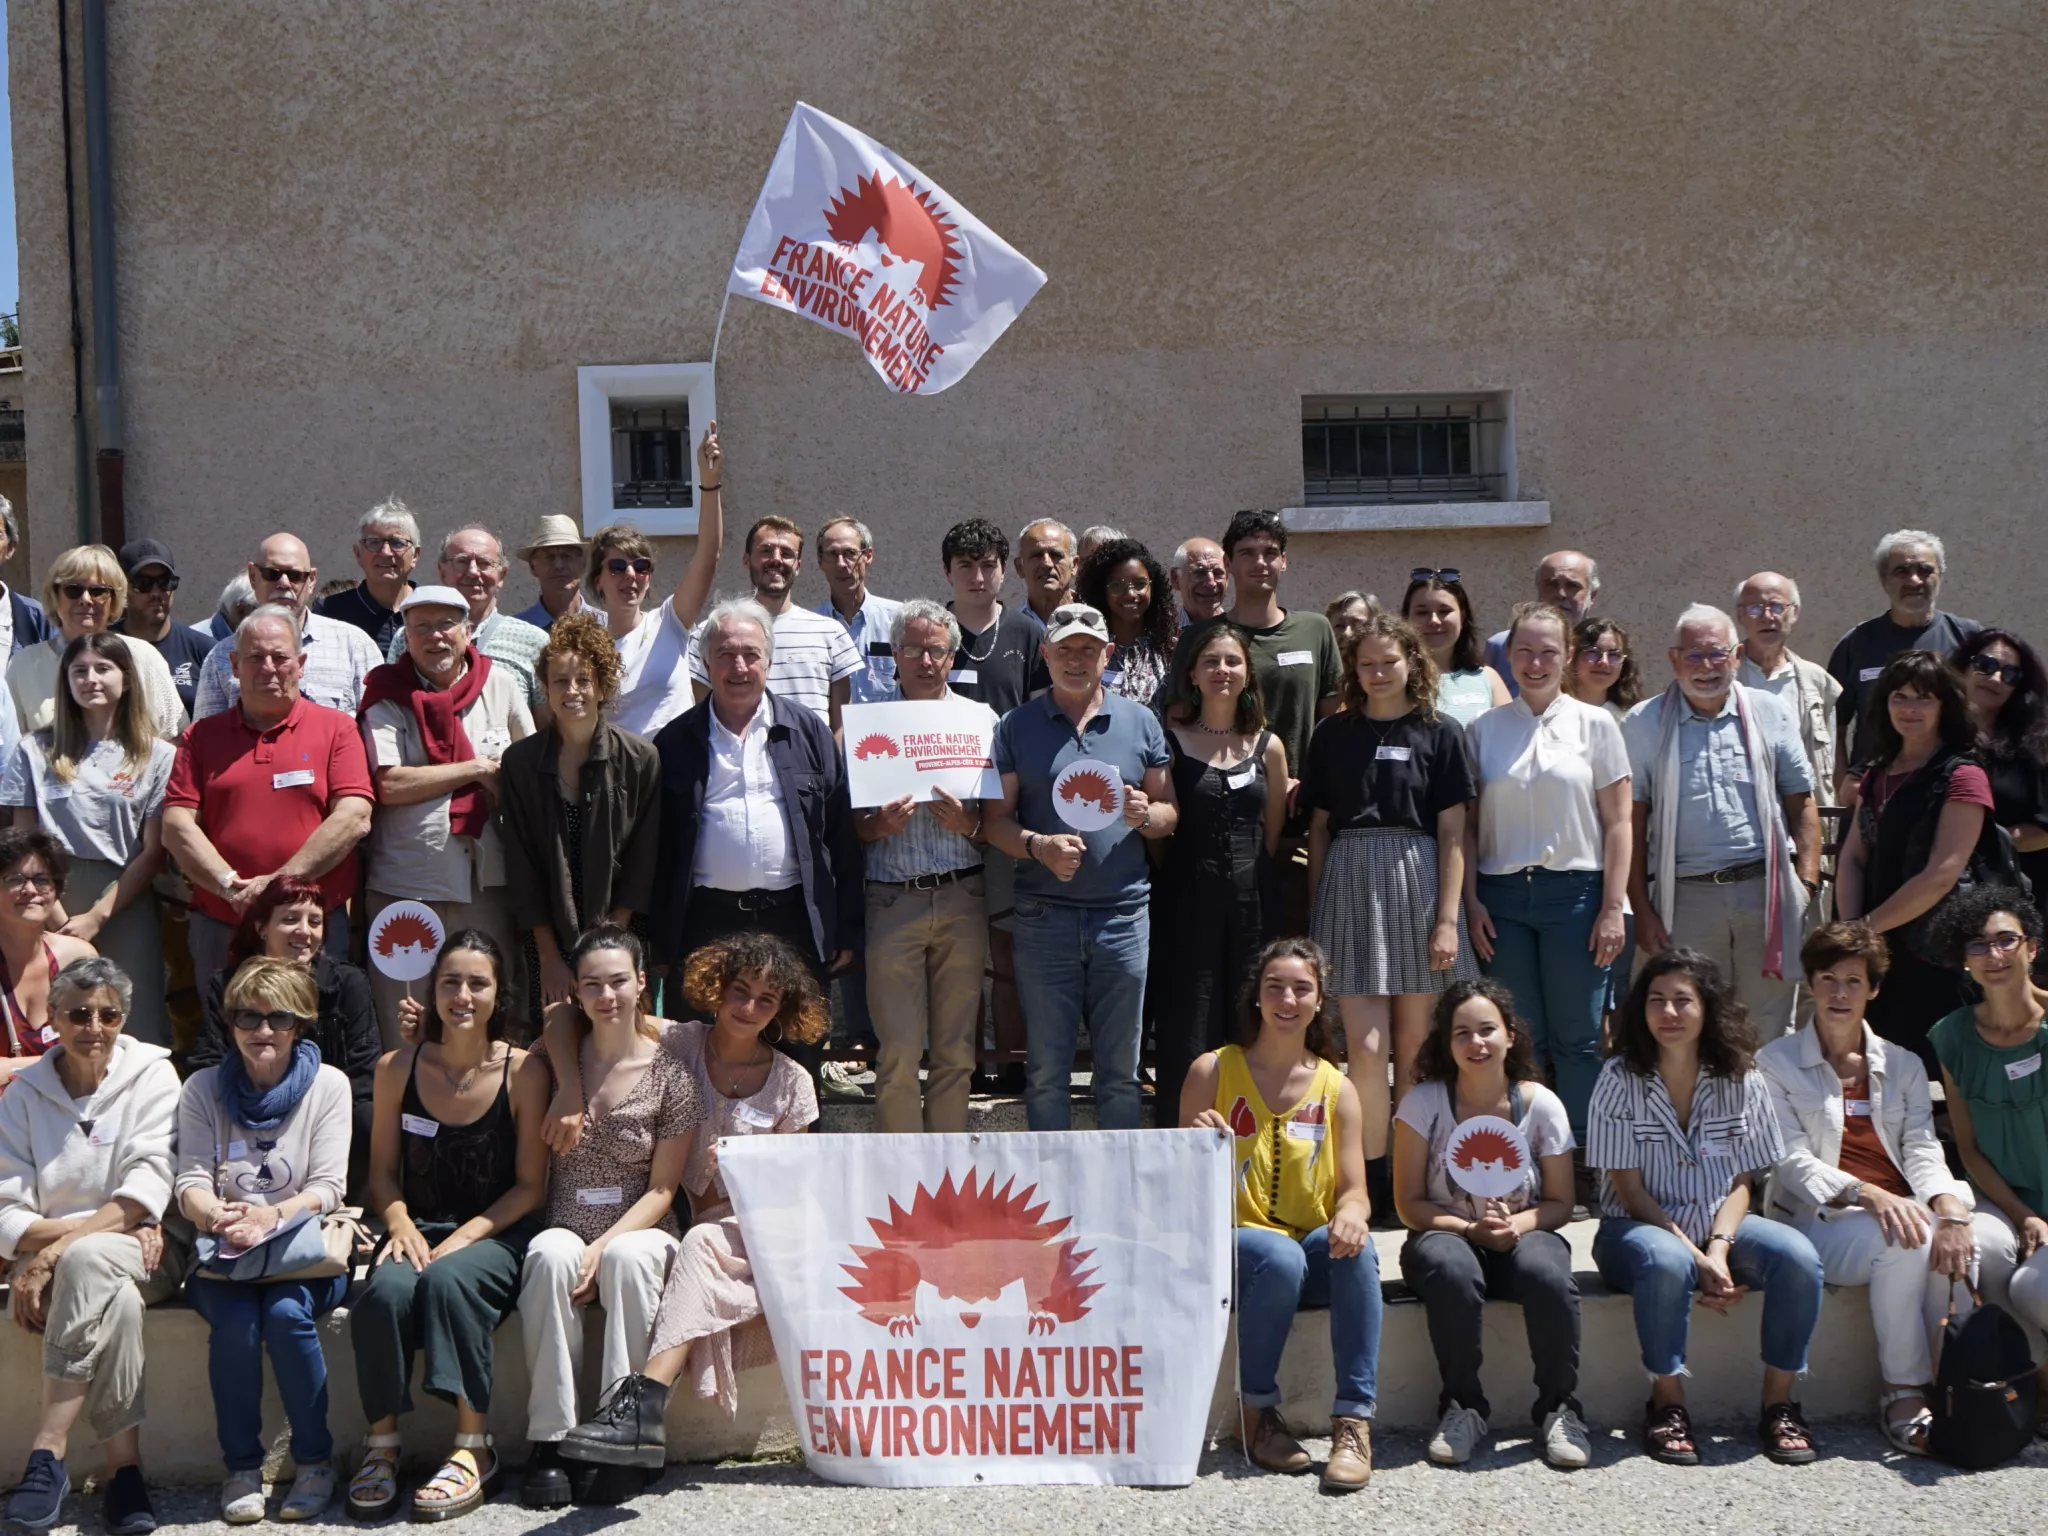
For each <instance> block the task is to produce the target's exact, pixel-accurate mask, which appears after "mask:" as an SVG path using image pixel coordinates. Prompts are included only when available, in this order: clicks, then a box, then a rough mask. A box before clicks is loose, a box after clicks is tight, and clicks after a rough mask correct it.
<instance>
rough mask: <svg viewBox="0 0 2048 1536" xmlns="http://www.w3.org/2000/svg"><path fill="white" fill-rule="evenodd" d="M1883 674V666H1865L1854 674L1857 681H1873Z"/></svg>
mask: <svg viewBox="0 0 2048 1536" xmlns="http://www.w3.org/2000/svg"><path fill="white" fill-rule="evenodd" d="M1883 676H1884V668H1883V667H1865V668H1864V669H1863V670H1862V671H1861V672H1858V673H1857V674H1856V681H1857V682H1859V683H1874V682H1876V681H1877V680H1878V679H1879V678H1880V677H1883Z"/></svg>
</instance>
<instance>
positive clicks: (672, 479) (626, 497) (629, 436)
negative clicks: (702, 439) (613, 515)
mask: <svg viewBox="0 0 2048 1536" xmlns="http://www.w3.org/2000/svg"><path fill="white" fill-rule="evenodd" d="M612 505H613V506H615V507H687V506H688V505H690V408H689V406H688V405H686V404H683V403H681V402H676V403H673V404H659V405H656V404H647V403H640V402H634V401H614V402H612Z"/></svg>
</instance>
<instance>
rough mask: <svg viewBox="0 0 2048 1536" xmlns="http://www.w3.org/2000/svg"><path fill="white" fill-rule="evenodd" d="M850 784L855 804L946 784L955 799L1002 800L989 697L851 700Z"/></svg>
mask: <svg viewBox="0 0 2048 1536" xmlns="http://www.w3.org/2000/svg"><path fill="white" fill-rule="evenodd" d="M840 719H841V723H842V726H843V730H842V732H841V734H842V735H843V736H844V737H845V739H846V787H847V792H848V793H849V795H851V797H852V800H853V804H854V805H855V806H856V807H863V806H871V805H887V804H888V803H889V802H890V801H892V800H900V799H902V798H903V797H904V796H905V795H908V796H910V798H911V799H913V800H919V801H923V800H929V799H931V798H932V791H933V790H934V789H943V790H944V791H945V792H946V793H947V794H949V795H951V796H952V797H953V798H954V799H956V800H999V799H1001V798H1002V793H1003V782H1002V775H1001V774H999V773H997V772H996V768H995V759H994V757H993V756H992V755H991V753H992V750H993V743H994V741H995V734H996V717H995V714H994V712H993V711H992V710H990V709H989V707H988V706H987V705H986V704H979V703H976V702H975V701H974V700H972V699H963V698H959V697H957V696H955V697H953V698H946V699H933V700H929V701H926V702H907V703H894V704H848V705H847V706H845V708H844V709H842V710H841V711H840Z"/></svg>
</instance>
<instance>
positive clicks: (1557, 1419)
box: [1542, 1404, 1593, 1472]
mask: <svg viewBox="0 0 2048 1536" xmlns="http://www.w3.org/2000/svg"><path fill="white" fill-rule="evenodd" d="M1542 1439H1543V1459H1544V1460H1545V1461H1547V1462H1549V1463H1550V1464H1551V1465H1552V1466H1553V1467H1558V1468H1561V1469H1562V1470H1564V1471H1566V1472H1576V1471H1577V1470H1578V1469H1579V1468H1580V1467H1583V1466H1585V1465H1586V1463H1587V1462H1589V1461H1591V1460H1592V1459H1593V1437H1592V1436H1591V1435H1589V1434H1587V1433H1586V1426H1585V1424H1584V1422H1583V1421H1582V1420H1581V1419H1580V1418H1579V1416H1578V1414H1577V1413H1575V1412H1574V1411H1573V1410H1572V1408H1571V1407H1570V1405H1569V1404H1567V1405H1566V1406H1565V1407H1562V1408H1553V1409H1551V1410H1550V1412H1549V1413H1547V1414H1545V1415H1544V1418H1543V1436H1542Z"/></svg>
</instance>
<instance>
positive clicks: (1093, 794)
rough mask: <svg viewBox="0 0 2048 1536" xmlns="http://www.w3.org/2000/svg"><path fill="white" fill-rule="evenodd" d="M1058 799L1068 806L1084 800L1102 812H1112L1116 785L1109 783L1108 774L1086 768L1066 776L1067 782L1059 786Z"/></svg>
mask: <svg viewBox="0 0 2048 1536" xmlns="http://www.w3.org/2000/svg"><path fill="white" fill-rule="evenodd" d="M1060 798H1061V799H1062V800H1064V801H1066V802H1067V803H1068V804H1069V805H1071V804H1072V803H1073V802H1074V801H1076V800H1086V801H1088V802H1089V803H1090V804H1091V805H1096V806H1100V807H1101V808H1102V809H1103V810H1104V811H1113V810H1115V809H1116V785H1115V784H1113V783H1111V782H1110V778H1109V775H1108V774H1106V773H1098V772H1096V771H1095V770H1094V769H1093V768H1088V769H1084V770H1083V771H1082V772H1080V773H1076V774H1070V775H1068V777H1067V782H1066V783H1064V784H1062V785H1061V786H1060Z"/></svg>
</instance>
